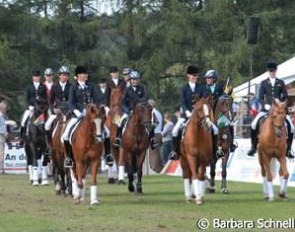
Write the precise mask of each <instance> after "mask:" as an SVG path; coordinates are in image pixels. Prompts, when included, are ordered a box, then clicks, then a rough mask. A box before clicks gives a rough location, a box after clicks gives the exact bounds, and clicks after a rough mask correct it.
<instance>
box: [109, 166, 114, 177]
mask: <svg viewBox="0 0 295 232" xmlns="http://www.w3.org/2000/svg"><path fill="white" fill-rule="evenodd" d="M108 177H109V178H114V172H113V169H112V167H108Z"/></svg>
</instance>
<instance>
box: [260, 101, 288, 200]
mask: <svg viewBox="0 0 295 232" xmlns="http://www.w3.org/2000/svg"><path fill="white" fill-rule="evenodd" d="M285 119H286V102H280V101H279V100H278V99H275V101H274V102H273V104H272V108H271V110H270V112H269V114H268V116H267V118H266V119H265V121H264V122H263V123H262V125H261V127H260V133H259V139H258V141H259V143H258V157H259V163H260V166H261V174H262V177H263V193H264V196H265V199H266V200H268V201H273V200H274V192H273V186H272V179H273V176H272V168H271V160H272V158H276V159H277V160H278V161H279V163H280V170H279V174H280V191H279V197H281V198H286V197H287V182H288V177H289V173H288V170H287V165H286V156H285V154H286V150H287V135H286V128H285V125H284V123H285Z"/></svg>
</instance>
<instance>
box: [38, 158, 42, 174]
mask: <svg viewBox="0 0 295 232" xmlns="http://www.w3.org/2000/svg"><path fill="white" fill-rule="evenodd" d="M37 164H38V175H39V176H40V178H42V159H38V160H37Z"/></svg>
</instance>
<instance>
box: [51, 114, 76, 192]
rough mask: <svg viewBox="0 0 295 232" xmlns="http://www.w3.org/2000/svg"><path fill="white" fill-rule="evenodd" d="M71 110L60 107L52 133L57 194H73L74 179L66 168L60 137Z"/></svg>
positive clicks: (64, 153) (64, 152)
mask: <svg viewBox="0 0 295 232" xmlns="http://www.w3.org/2000/svg"><path fill="white" fill-rule="evenodd" d="M68 112H69V111H66V110H63V109H60V110H59V111H58V112H57V114H56V115H57V117H56V119H55V123H54V127H53V128H54V129H53V133H52V147H53V157H52V159H53V177H54V184H55V191H56V194H57V195H60V194H61V193H62V194H64V195H65V196H66V195H67V194H69V195H71V194H72V179H71V175H70V170H69V169H68V168H64V159H65V157H66V151H65V148H64V145H63V143H62V142H61V140H60V138H61V136H62V134H63V132H64V130H65V127H66V123H67V114H68Z"/></svg>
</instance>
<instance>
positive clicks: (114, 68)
mask: <svg viewBox="0 0 295 232" xmlns="http://www.w3.org/2000/svg"><path fill="white" fill-rule="evenodd" d="M109 72H110V73H115V72H119V69H118V67H117V66H111V67H110V70H109Z"/></svg>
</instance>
